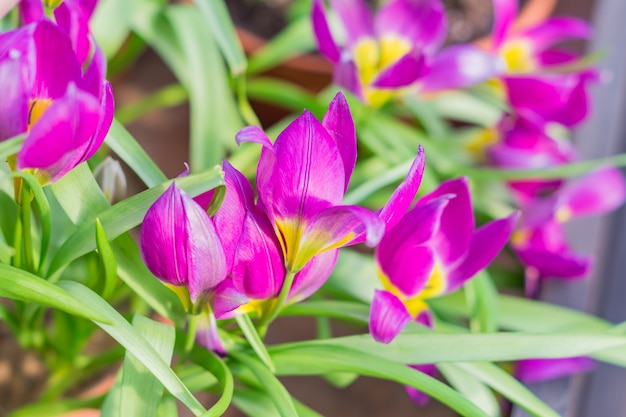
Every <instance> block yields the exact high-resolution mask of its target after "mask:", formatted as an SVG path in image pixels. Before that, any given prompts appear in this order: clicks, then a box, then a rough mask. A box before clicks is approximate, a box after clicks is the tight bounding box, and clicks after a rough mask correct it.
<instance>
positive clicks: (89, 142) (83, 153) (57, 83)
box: [0, 20, 113, 182]
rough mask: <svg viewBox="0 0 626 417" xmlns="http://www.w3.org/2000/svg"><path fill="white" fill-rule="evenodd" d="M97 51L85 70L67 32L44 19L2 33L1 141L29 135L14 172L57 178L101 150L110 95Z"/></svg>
mask: <svg viewBox="0 0 626 417" xmlns="http://www.w3.org/2000/svg"><path fill="white" fill-rule="evenodd" d="M105 74H106V59H105V58H104V56H103V54H102V52H101V51H100V50H99V49H96V50H95V53H94V55H93V57H92V59H91V62H90V63H89V65H88V66H87V69H86V70H85V71H84V72H83V70H82V68H81V64H80V62H79V60H78V59H77V56H76V53H75V52H74V50H73V49H72V43H71V41H70V39H69V38H68V36H67V34H66V33H65V32H64V31H63V30H61V29H60V28H59V27H58V26H56V25H55V24H53V23H52V22H50V21H47V20H42V21H39V22H37V23H33V24H30V25H28V26H24V27H22V28H20V29H16V30H13V31H9V32H6V33H4V34H2V35H0V75H1V77H0V91H2V92H3V100H2V102H1V103H0V140H5V139H8V138H10V137H13V136H16V135H19V134H22V133H27V137H26V139H25V141H24V145H23V146H22V149H21V150H20V152H19V153H18V156H17V168H19V169H32V170H34V171H35V173H36V175H38V177H39V178H40V180H42V182H47V181H50V182H53V181H56V180H58V179H59V178H61V177H62V176H63V175H65V174H66V173H67V172H69V171H70V170H71V169H72V168H74V167H75V166H76V165H78V164H79V163H81V162H83V161H86V160H87V159H89V158H90V157H91V156H92V155H93V154H94V153H95V152H96V151H97V150H98V148H99V147H100V145H101V144H102V142H103V141H104V137H105V135H106V133H107V131H108V129H109V127H110V125H111V122H112V120H113V93H112V90H111V85H110V84H109V83H108V81H106V80H105V78H104V77H105Z"/></svg>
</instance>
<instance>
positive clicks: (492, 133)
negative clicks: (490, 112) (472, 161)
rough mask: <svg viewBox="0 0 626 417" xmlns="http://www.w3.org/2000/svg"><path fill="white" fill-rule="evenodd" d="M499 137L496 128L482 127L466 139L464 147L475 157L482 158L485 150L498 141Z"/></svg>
mask: <svg viewBox="0 0 626 417" xmlns="http://www.w3.org/2000/svg"><path fill="white" fill-rule="evenodd" d="M499 137H500V136H499V134H498V131H497V129H495V128H487V129H480V130H479V131H478V132H476V133H475V134H473V135H471V136H470V137H469V138H468V139H467V140H466V142H465V143H464V146H463V147H464V148H465V150H466V151H467V152H469V153H470V154H471V155H472V156H473V157H474V158H476V159H478V160H481V159H483V157H484V155H485V150H486V149H487V148H489V147H490V146H491V145H493V144H495V143H496V142H498V139H499Z"/></svg>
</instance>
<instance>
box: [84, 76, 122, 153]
mask: <svg viewBox="0 0 626 417" xmlns="http://www.w3.org/2000/svg"><path fill="white" fill-rule="evenodd" d="M102 87H103V90H104V92H103V93H102V94H101V96H100V97H101V98H100V120H99V121H98V126H97V127H96V131H95V132H94V134H93V135H92V137H91V139H90V140H89V144H88V146H87V148H86V149H85V152H84V154H83V156H82V157H81V159H82V160H83V161H86V160H88V159H89V158H91V157H92V156H93V155H94V154H95V153H96V152H97V151H98V149H100V146H101V145H102V142H104V139H105V138H106V135H107V133H108V132H109V129H110V128H111V123H113V116H114V115H115V103H114V101H113V89H112V88H111V84H110V83H109V82H108V81H105V82H104V84H103V86H102Z"/></svg>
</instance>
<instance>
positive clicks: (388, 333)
mask: <svg viewBox="0 0 626 417" xmlns="http://www.w3.org/2000/svg"><path fill="white" fill-rule="evenodd" d="M410 320H411V316H410V315H409V312H408V311H407V309H406V307H405V306H404V304H403V303H402V301H400V299H399V298H398V297H396V296H395V295H393V294H392V293H390V292H388V291H381V290H376V292H375V293H374V300H373V301H372V305H371V307H370V318H369V328H370V333H371V335H372V337H373V338H374V340H376V341H377V342H381V343H385V344H387V343H389V342H391V341H392V340H393V339H394V338H395V337H396V336H397V335H398V334H399V333H400V332H401V331H402V329H403V328H404V326H406V324H407V323H408V322H409V321H410Z"/></svg>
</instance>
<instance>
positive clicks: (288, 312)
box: [281, 300, 369, 324]
mask: <svg viewBox="0 0 626 417" xmlns="http://www.w3.org/2000/svg"><path fill="white" fill-rule="evenodd" d="M281 315H282V316H317V317H319V316H321V317H332V318H335V319H339V320H346V321H355V322H357V323H360V324H366V323H367V322H368V320H369V305H368V304H363V303H360V302H353V301H336V300H310V301H304V302H301V303H296V304H291V305H289V306H287V307H286V308H285V309H284V310H282V311H281Z"/></svg>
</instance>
